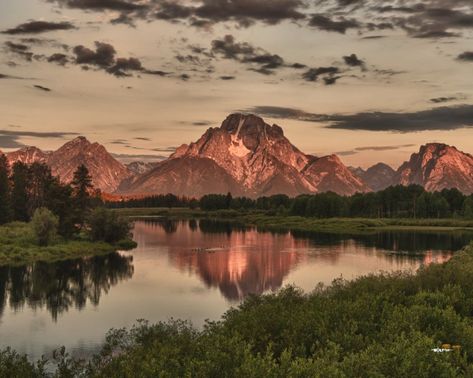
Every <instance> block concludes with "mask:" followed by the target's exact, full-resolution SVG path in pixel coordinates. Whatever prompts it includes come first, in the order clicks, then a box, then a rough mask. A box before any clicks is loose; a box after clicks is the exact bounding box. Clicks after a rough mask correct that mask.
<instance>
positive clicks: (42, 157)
mask: <svg viewBox="0 0 473 378" xmlns="http://www.w3.org/2000/svg"><path fill="white" fill-rule="evenodd" d="M6 155H7V159H8V162H9V164H10V165H12V164H13V163H15V162H17V161H20V162H22V163H24V164H32V163H35V162H39V163H46V161H47V160H48V157H49V155H50V153H48V152H43V151H41V150H40V149H39V148H37V147H33V146H27V147H23V148H21V149H19V150H17V151H13V152H9V153H7V154H6Z"/></svg>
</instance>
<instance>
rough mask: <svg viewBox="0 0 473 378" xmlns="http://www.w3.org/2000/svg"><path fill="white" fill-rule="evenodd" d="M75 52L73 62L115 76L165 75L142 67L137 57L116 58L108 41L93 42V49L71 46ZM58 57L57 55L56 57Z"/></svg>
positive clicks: (165, 73)
mask: <svg viewBox="0 0 473 378" xmlns="http://www.w3.org/2000/svg"><path fill="white" fill-rule="evenodd" d="M72 51H73V53H74V54H75V57H74V60H73V61H74V63H75V64H78V65H83V67H87V68H88V67H90V66H92V67H96V68H98V69H101V70H104V71H105V72H107V73H109V74H111V75H114V76H115V77H119V78H120V77H129V76H132V73H133V72H135V73H144V74H149V75H157V76H166V75H168V74H169V73H167V72H164V71H157V70H149V69H147V68H145V67H143V65H142V63H141V61H140V60H139V59H138V58H133V57H130V58H117V57H116V55H117V51H116V50H115V47H113V46H112V45H111V44H109V43H104V42H98V41H96V42H95V50H92V49H90V48H88V47H85V46H83V45H78V46H75V47H74V48H73V50H72ZM58 58H59V57H58Z"/></svg>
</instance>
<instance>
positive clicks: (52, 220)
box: [31, 207, 59, 246]
mask: <svg viewBox="0 0 473 378" xmlns="http://www.w3.org/2000/svg"><path fill="white" fill-rule="evenodd" d="M58 224H59V220H58V217H57V216H55V215H54V214H53V213H52V212H51V211H49V210H48V209H46V208H44V207H40V208H38V209H36V210H35V212H34V214H33V218H32V219H31V227H32V229H33V233H34V235H35V237H36V240H37V241H38V244H39V245H40V246H47V245H49V244H50V243H51V242H52V241H53V240H54V239H55V238H56V236H57V227H58Z"/></svg>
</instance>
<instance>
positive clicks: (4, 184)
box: [0, 154, 11, 224]
mask: <svg viewBox="0 0 473 378" xmlns="http://www.w3.org/2000/svg"><path fill="white" fill-rule="evenodd" d="M8 175H9V168H8V162H7V158H6V156H5V155H3V154H0V224H4V223H7V222H9V221H11V202H10V181H9V177H8Z"/></svg>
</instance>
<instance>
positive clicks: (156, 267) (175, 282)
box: [0, 220, 472, 359]
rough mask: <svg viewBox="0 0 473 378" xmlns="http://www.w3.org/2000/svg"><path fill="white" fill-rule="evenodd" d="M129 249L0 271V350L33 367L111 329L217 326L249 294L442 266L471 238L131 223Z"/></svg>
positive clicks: (88, 346)
mask: <svg viewBox="0 0 473 378" xmlns="http://www.w3.org/2000/svg"><path fill="white" fill-rule="evenodd" d="M134 236H135V240H136V241H137V242H138V248H137V249H136V250H134V251H132V252H126V253H113V254H110V255H107V256H97V257H90V258H84V259H75V260H68V261H63V262H57V263H35V264H31V265H27V266H20V267H13V266H4V267H0V348H3V347H5V346H8V345H10V346H12V347H13V348H15V349H17V350H19V351H21V352H26V353H28V354H29V355H30V357H32V358H35V359H36V358H39V357H40V356H41V354H43V353H48V352H50V351H51V350H52V349H54V348H56V347H58V346H61V345H65V346H66V347H68V348H69V349H70V350H72V351H74V352H76V353H80V354H88V353H90V352H91V351H93V350H96V349H97V348H98V346H99V345H100V343H101V342H102V341H103V337H104V334H105V332H106V331H107V330H108V329H109V328H111V327H124V326H127V327H128V326H131V325H132V324H133V323H134V322H135V321H136V320H137V319H140V318H145V319H149V320H150V321H152V322H155V321H159V320H167V319H169V318H170V317H174V318H184V319H190V320H192V321H193V322H194V323H195V324H196V325H200V324H202V323H203V322H204V320H205V319H218V318H219V317H220V316H221V315H222V313H223V312H224V311H225V310H226V309H227V308H228V307H229V306H231V305H235V304H238V302H239V301H241V300H242V299H243V298H244V297H245V296H247V295H249V294H252V293H254V294H260V293H264V292H268V291H273V290H277V289H279V288H280V287H281V286H283V285H286V284H296V285H297V286H300V287H301V288H303V289H304V290H306V291H310V290H312V289H313V288H314V287H315V286H316V285H317V284H318V283H319V282H323V283H325V284H329V283H330V282H331V281H332V280H333V279H335V278H339V277H344V278H346V279H352V278H355V277H357V276H360V275H364V274H369V273H373V272H374V273H376V272H379V271H394V270H400V269H410V270H414V269H416V268H417V267H419V266H420V265H421V264H429V263H431V262H443V261H446V260H447V259H449V258H450V257H451V255H452V251H456V250H458V249H460V248H461V247H463V246H464V245H466V244H467V243H468V242H469V241H470V239H472V235H471V234H464V233H414V232H383V233H377V234H371V235H362V236H356V237H354V236H349V235H327V234H316V233H292V232H278V233H271V232H260V231H258V230H256V229H246V228H244V227H240V226H238V225H235V224H231V223H225V222H215V221H209V220H201V221H197V220H190V221H170V220H153V221H151V220H149V221H146V220H143V221H138V222H136V223H135V228H134Z"/></svg>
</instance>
